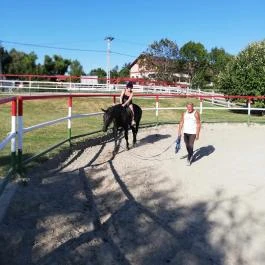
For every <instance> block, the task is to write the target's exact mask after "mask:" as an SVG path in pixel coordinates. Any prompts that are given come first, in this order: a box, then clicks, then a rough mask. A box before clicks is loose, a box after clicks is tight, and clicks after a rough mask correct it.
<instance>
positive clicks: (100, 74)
mask: <svg viewBox="0 0 265 265" xmlns="http://www.w3.org/2000/svg"><path fill="white" fill-rule="evenodd" d="M89 75H96V76H97V77H98V78H99V80H100V79H101V81H102V79H103V78H106V76H107V73H106V72H105V70H104V69H102V68H96V69H92V70H91V71H90V73H89Z"/></svg>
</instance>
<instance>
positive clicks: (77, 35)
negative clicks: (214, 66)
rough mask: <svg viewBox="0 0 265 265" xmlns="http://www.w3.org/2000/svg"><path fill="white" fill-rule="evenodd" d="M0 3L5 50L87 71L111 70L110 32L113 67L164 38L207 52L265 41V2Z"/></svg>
mask: <svg viewBox="0 0 265 265" xmlns="http://www.w3.org/2000/svg"><path fill="white" fill-rule="evenodd" d="M0 6H1V15H0V22H1V30H0V40H1V41H2V46H4V48H6V49H7V50H10V49H11V48H15V49H17V50H19V51H24V52H27V53H28V52H31V51H33V52H35V53H36V54H37V55H38V58H39V59H38V60H39V62H41V63H43V57H44V55H45V54H47V55H50V56H53V55H54V54H58V55H61V56H63V57H64V58H67V59H72V60H74V59H77V60H78V61H80V63H81V64H82V65H83V67H84V70H85V72H89V71H90V70H91V69H93V68H98V67H101V68H103V69H106V65H107V59H106V49H107V43H106V41H105V40H104V38H105V37H106V36H113V37H114V38H115V39H114V40H113V41H112V43H111V51H112V52H113V53H112V54H111V68H113V67H114V66H116V65H118V66H119V67H122V66H123V65H124V64H125V63H129V62H132V61H133V60H134V59H135V58H137V56H138V55H139V54H140V53H141V52H143V51H145V50H146V49H147V48H148V45H150V44H152V43H153V42H154V41H159V40H160V39H162V38H168V39H170V40H172V41H175V42H176V43H177V44H178V46H179V47H181V46H182V45H184V44H185V43H187V42H188V41H195V42H201V43H202V44H203V45H204V46H205V48H206V49H207V50H208V51H210V49H211V48H213V47H218V48H224V49H225V50H226V51H227V52H228V53H231V54H234V55H236V54H238V53H239V52H240V51H241V50H242V49H244V48H245V47H246V46H247V45H248V44H249V43H251V42H254V41H261V40H264V39H265V1H264V0H252V1H246V0H241V1H239V0H229V1H228V0H223V1H217V0H211V1H210V0H201V1H198V0H190V1H177V0H175V1H174V0H152V1H151V0H150V1H149V0H145V1H144V0H133V1H126V0H123V1H122V0H113V1H111V0H109V1H104V0H101V1H88V0H86V1H85V0H78V1H72V0H68V1H59V0H53V1H52V0H45V1H43V0H42V1H40V0H28V1H25V0H2V2H1V5H0ZM22 44H34V45H40V46H52V47H59V48H69V49H77V50H71V51H70V50H64V49H53V48H45V47H37V46H28V45H22ZM78 50H79V51H78ZM80 50H86V51H80ZM117 53H120V54H117Z"/></svg>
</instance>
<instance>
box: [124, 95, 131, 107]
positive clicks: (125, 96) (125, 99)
mask: <svg viewBox="0 0 265 265" xmlns="http://www.w3.org/2000/svg"><path fill="white" fill-rule="evenodd" d="M128 98H129V96H127V95H125V94H124V95H123V97H122V104H124V103H125V102H126V101H127V100H128ZM131 104H132V100H130V101H129V104H127V105H128V106H129V105H131Z"/></svg>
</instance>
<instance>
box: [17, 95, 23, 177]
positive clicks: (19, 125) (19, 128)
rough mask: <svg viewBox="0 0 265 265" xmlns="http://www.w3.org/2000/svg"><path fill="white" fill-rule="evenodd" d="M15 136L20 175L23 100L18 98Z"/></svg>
mask: <svg viewBox="0 0 265 265" xmlns="http://www.w3.org/2000/svg"><path fill="white" fill-rule="evenodd" d="M17 136H18V152H17V155H18V173H22V154H23V99H22V97H18V117H17Z"/></svg>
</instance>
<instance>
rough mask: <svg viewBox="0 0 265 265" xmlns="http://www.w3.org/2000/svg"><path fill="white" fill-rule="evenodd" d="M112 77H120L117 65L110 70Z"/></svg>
mask: <svg viewBox="0 0 265 265" xmlns="http://www.w3.org/2000/svg"><path fill="white" fill-rule="evenodd" d="M110 77H111V78H117V77H119V67H118V66H117V65H116V66H115V67H114V68H113V69H112V70H111V71H110Z"/></svg>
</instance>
